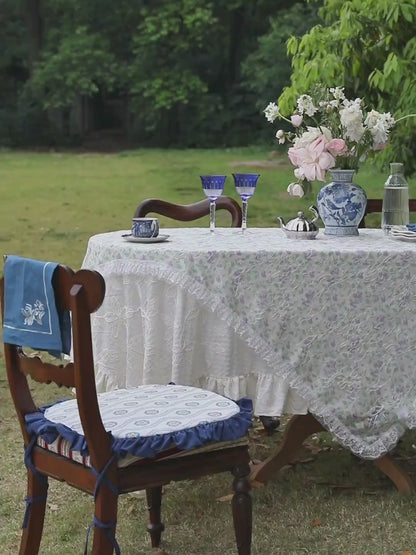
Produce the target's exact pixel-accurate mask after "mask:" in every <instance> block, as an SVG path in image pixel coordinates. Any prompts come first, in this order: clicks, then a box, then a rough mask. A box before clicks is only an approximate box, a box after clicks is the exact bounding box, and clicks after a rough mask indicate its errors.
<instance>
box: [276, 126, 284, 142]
mask: <svg viewBox="0 0 416 555" xmlns="http://www.w3.org/2000/svg"><path fill="white" fill-rule="evenodd" d="M276 139H277V140H278V141H279V144H280V145H283V144H285V142H286V135H285V132H284V131H283V129H279V131H278V132H277V133H276Z"/></svg>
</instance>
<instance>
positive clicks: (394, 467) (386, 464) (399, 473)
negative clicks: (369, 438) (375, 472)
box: [374, 455, 415, 493]
mask: <svg viewBox="0 0 416 555" xmlns="http://www.w3.org/2000/svg"><path fill="white" fill-rule="evenodd" d="M374 464H375V465H376V466H377V468H379V469H380V470H381V472H383V473H384V474H385V475H386V476H388V477H389V478H390V480H391V481H392V482H393V483H394V485H395V486H396V488H397V490H398V491H399V492H400V493H411V492H412V491H414V489H415V483H414V481H413V480H412V478H411V477H410V476H409V474H407V472H405V470H404V469H403V468H401V467H400V466H399V465H398V464H397V463H396V462H395V461H394V460H393V459H392V458H391V456H390V455H384V456H383V457H380V458H379V459H376V460H375V461H374Z"/></svg>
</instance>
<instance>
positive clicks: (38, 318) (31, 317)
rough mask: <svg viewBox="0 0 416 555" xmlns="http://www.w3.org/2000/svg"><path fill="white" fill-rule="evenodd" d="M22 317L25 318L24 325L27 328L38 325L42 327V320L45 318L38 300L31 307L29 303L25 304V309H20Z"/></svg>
mask: <svg viewBox="0 0 416 555" xmlns="http://www.w3.org/2000/svg"><path fill="white" fill-rule="evenodd" d="M21 311H22V314H23V316H24V317H25V324H26V325H27V326H33V324H34V323H35V322H36V324H39V325H40V326H42V318H43V317H44V316H45V307H44V306H43V303H41V301H40V300H39V299H37V300H36V301H35V304H34V305H33V306H32V305H31V304H30V303H26V305H25V307H24V308H22V309H21Z"/></svg>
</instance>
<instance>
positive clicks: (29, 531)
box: [19, 470, 48, 555]
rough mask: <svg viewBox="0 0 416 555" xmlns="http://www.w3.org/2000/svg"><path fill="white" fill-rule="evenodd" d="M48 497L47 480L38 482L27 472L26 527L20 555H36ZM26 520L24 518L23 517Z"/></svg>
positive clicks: (29, 471) (30, 472)
mask: <svg viewBox="0 0 416 555" xmlns="http://www.w3.org/2000/svg"><path fill="white" fill-rule="evenodd" d="M47 495H48V478H47V477H46V476H45V479H44V480H39V478H37V477H36V476H35V475H34V474H33V473H32V471H31V470H28V471H27V501H26V502H27V504H28V505H27V509H26V511H27V512H26V515H28V519H27V522H25V523H24V525H26V526H25V527H24V528H23V533H22V539H21V542H20V551H19V553H20V555H37V553H39V547H40V542H41V539H42V532H43V522H44V519H45V509H46V499H47ZM25 520H26V517H25Z"/></svg>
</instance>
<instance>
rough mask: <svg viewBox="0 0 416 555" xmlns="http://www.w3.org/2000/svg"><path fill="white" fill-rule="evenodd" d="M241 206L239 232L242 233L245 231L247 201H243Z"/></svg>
mask: <svg viewBox="0 0 416 555" xmlns="http://www.w3.org/2000/svg"><path fill="white" fill-rule="evenodd" d="M242 204H243V217H242V221H241V231H242V232H243V233H244V231H245V230H246V229H247V209H248V200H247V199H246V200H243V202H242Z"/></svg>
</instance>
